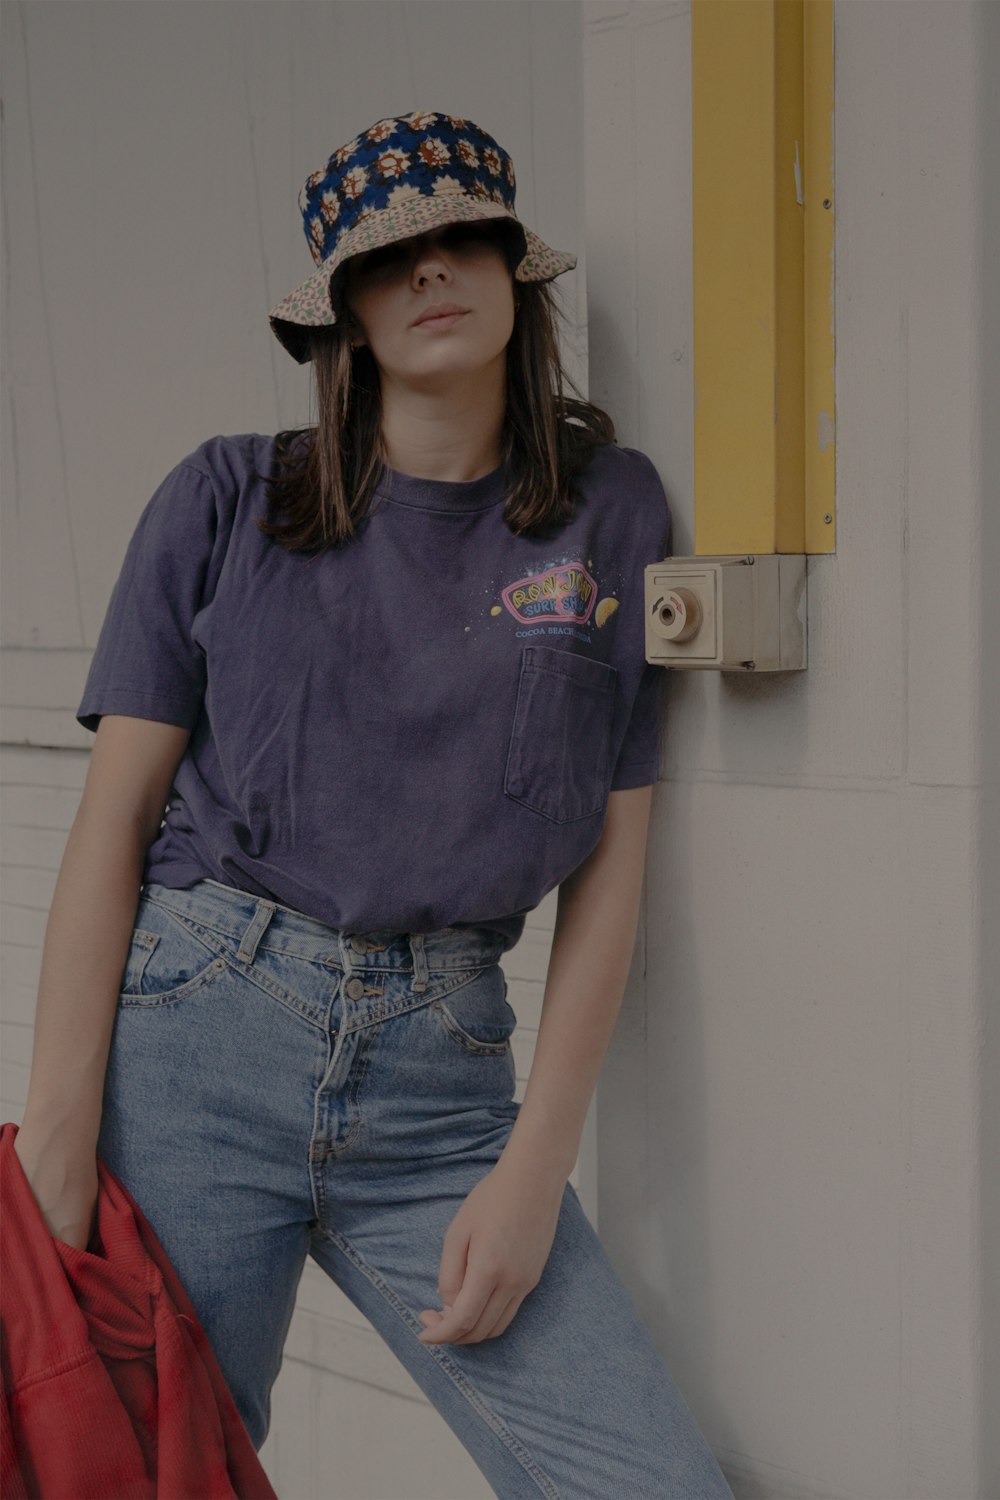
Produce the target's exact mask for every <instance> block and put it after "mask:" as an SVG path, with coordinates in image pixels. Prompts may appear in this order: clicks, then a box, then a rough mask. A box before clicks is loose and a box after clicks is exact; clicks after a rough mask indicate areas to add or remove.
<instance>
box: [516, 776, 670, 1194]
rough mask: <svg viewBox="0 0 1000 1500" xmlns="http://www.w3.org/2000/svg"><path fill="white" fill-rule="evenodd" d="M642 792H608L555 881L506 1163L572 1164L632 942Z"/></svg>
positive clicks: (561, 1167) (644, 811) (565, 1168)
mask: <svg viewBox="0 0 1000 1500" xmlns="http://www.w3.org/2000/svg"><path fill="white" fill-rule="evenodd" d="M651 794H652V787H648V786H646V787H636V788H632V789H629V790H627V791H625V790H622V791H617V792H612V793H611V795H610V800H609V804H608V815H607V819H606V822H605V827H604V832H603V834H602V836H601V840H600V843H599V844H598V845H597V847H596V848H595V849H594V850H593V851H592V853H591V854H590V855H589V856H588V857H587V859H586V860H584V862H583V864H582V865H580V866H579V867H578V868H577V869H576V870H574V872H573V874H572V875H571V876H570V878H569V879H568V880H566V881H564V882H563V883H562V885H561V886H560V887H559V895H558V906H557V913H556V922H555V930H554V933H553V940H552V951H551V955H550V958H549V967H548V975H547V978H546V983H545V993H544V997H543V1000H542V1019H541V1025H540V1027H539V1031H538V1039H537V1042H536V1044H535V1056H534V1061H533V1063H532V1067H531V1073H530V1075H529V1077H528V1083H527V1086H526V1088H525V1094H524V1100H523V1102H522V1104H521V1109H520V1112H519V1115H518V1118H517V1120H516V1122H515V1125H514V1128H513V1130H512V1132H511V1136H510V1140H509V1141H508V1143H507V1146H506V1147H505V1149H504V1152H503V1157H504V1158H505V1159H507V1160H514V1161H517V1162H518V1163H519V1164H529V1163H530V1164H533V1165H540V1166H541V1167H542V1168H543V1169H544V1170H551V1171H554V1172H556V1173H558V1174H564V1175H566V1176H568V1175H569V1173H570V1172H572V1170H573V1167H574V1165H575V1163H576V1158H577V1155H578V1153H579V1149H580V1139H581V1137H582V1134H583V1126H584V1122H585V1120H586V1116H587V1110H588V1108H589V1106H590V1100H591V1096H592V1095H593V1092H594V1088H595V1087H596V1084H597V1079H598V1076H599V1074H600V1071H601V1065H602V1063H603V1061H604V1056H605V1053H606V1051H607V1048H608V1043H609V1042H610V1040H611V1037H612V1034H613V1032H614V1029H615V1024H616V1022H617V1020H618V1013H619V1011H620V1009H621V1003H622V999H623V998H624V994H625V984H626V981H627V979H628V973H629V967H630V965H631V961H632V953H633V950H634V947H635V935H636V929H637V926H638V918H639V903H640V898H641V894H642V881H643V873H644V869H645V857H646V835H647V830H648V826H649V810H650V805H651V800H652V796H651Z"/></svg>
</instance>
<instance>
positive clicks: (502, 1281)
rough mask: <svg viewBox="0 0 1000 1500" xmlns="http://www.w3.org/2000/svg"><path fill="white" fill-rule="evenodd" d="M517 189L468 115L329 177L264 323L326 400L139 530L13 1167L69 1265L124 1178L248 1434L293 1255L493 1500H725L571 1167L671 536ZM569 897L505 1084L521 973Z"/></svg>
mask: <svg viewBox="0 0 1000 1500" xmlns="http://www.w3.org/2000/svg"><path fill="white" fill-rule="evenodd" d="M513 205H514V173H513V167H512V165H511V162H510V158H509V156H508V155H507V153H506V152H504V151H503V150H502V148H501V147H500V146H499V145H498V144H497V143H496V141H494V140H493V139H492V137H490V136H488V135H486V134H485V132H483V131H482V130H480V129H479V128H478V127H477V126H476V125H474V124H473V123H472V122H471V121H469V120H460V119H455V118H453V117H451V116H448V115H444V114H411V115H407V116H402V117H399V118H394V119H386V120H381V121H378V122H377V123H376V124H375V125H373V126H372V127H371V128H370V129H369V130H368V131H365V132H363V133H362V134H361V135H359V136H358V137H356V138H355V139H354V140H353V141H351V142H349V143H347V145H345V146H343V147H341V148H340V149H339V150H338V151H336V152H334V153H333V155H332V156H331V157H330V159H329V162H328V163H327V166H326V168H325V169H323V170H321V171H319V172H316V173H314V174H313V175H312V176H311V177H310V178H309V180H308V182H307V183H306V185H305V188H304V189H303V192H302V194H301V195H300V206H301V208H302V212H303V218H304V222H305V230H306V236H307V240H308V243H309V245H310V249H311V251H312V253H313V257H314V260H315V261H316V265H317V269H316V271H315V272H314V273H313V275H312V276H310V278H309V279H308V280H307V281H306V282H305V283H304V284H303V285H302V286H301V287H299V288H297V289H296V291H294V292H292V293H291V294H290V295H289V296H288V297H286V298H285V299H284V301H283V302H282V303H279V305H278V306H277V307H276V308H275V309H274V310H273V312H272V313H271V315H270V317H271V326H272V328H273V330H274V332H275V334H276V335H277V337H278V338H279V340H280V341H281V343H282V344H283V346H284V347H285V348H286V349H288V351H289V352H290V353H291V354H292V355H293V357H295V358H296V359H297V360H299V361H300V362H305V361H307V360H309V361H311V362H312V366H313V371H314V374H315V377H316V390H317V396H318V404H319V411H318V420H317V423H316V424H315V427H311V428H306V429H300V430H298V431H290V432H286V433H282V434H279V436H278V438H277V439H273V438H269V437H265V436H262V435H260V434H256V433H249V434H243V435H240V436H237V437H221V436H220V437H215V438H211V439H209V440H207V441H206V442H204V443H202V444H201V445H200V446H199V447H198V448H197V449H196V450H195V451H194V452H193V453H191V454H189V455H188V456H187V457H186V458H185V459H184V460H182V461H181V463H179V464H178V465H177V466H176V467H175V468H174V469H173V470H172V471H171V473H170V474H169V475H168V476H167V477H166V479H165V480H164V481H163V483H162V484H161V486H160V487H159V489H158V490H157V491H156V493H155V494H154V495H153V497H152V499H151V500H150V501H149V503H148V505H147V506H146V509H145V510H144V511H143V513H142V516H141V517H140V520H139V522H138V525H137V527H136V530H135V533H134V535H133V537H132V539H131V542H130V544H129V548H128V552H127V554H126V558H125V562H124V564H123V567H122V572H121V575H120V577H119V579H118V582H117V584H116V587H115V591H114V594H113V595H112V599H111V602H110V604H109V607H108V612H107V616H106V618H105V622H104V625H103V627H102V631H101V636H100V639H99V641H98V645H97V649H96V652H95V656H94V660H93V663H92V665H91V669H90V674H89V676H88V679H87V684H86V687H85V691H84V695H83V700H82V702H81V704H80V707H79V710H78V713H77V717H78V718H79V720H80V722H81V723H82V724H84V725H85V726H86V727H87V728H90V729H92V730H95V731H96V732H97V738H96V741H95V748H94V752H93V755H92V758H91V765H90V768H89V773H88V777H87V785H86V788H85V790H84V795H83V799H82V802H81V807H80V811H79V813H78V815H77V819H76V822H75V824H74V827H73V831H72V833H71V835H70V841H69V844H68V846H67V851H66V856H65V859H64V862H63V866H62V869H61V871H60V876H59V882H58V885H57V889H56V894H55V899H54V901H53V905H52V912H51V916H50V920H49V929H48V932H47V934H46V948H45V955H44V959H43V974H42V985H41V990H40V996H39V1008H38V1017H37V1022H36V1042H35V1057H34V1059H33V1070H32V1080H31V1088H30V1092H29V1098H28V1102H27V1106H26V1110H25V1116H24V1120H23V1123H22V1126H21V1130H20V1132H19V1135H18V1140H17V1146H18V1151H19V1155H20V1156H21V1158H22V1161H23V1162H24V1163H25V1166H26V1170H27V1171H28V1175H29V1180H30V1181H31V1182H32V1187H33V1189H34V1190H35V1192H36V1195H37V1196H38V1198H39V1202H40V1204H41V1206H42V1208H43V1211H44V1212H45V1213H46V1216H47V1222H48V1223H49V1225H50V1228H51V1229H52V1231H53V1233H55V1234H59V1235H61V1236H62V1237H63V1238H64V1239H67V1240H69V1241H70V1242H71V1243H76V1244H79V1245H85V1244H86V1241H87V1237H88V1235H89V1233H90V1228H91V1224H90V1212H91V1208H92V1206H93V1193H94V1190H95V1176H94V1155H95V1145H96V1152H97V1154H100V1155H101V1156H102V1157H103V1158H104V1160H105V1161H106V1162H107V1163H108V1165H109V1166H110V1167H111V1169H112V1170H113V1171H114V1172H116V1173H117V1174H118V1175H119V1176H120V1178H121V1179H122V1181H123V1182H124V1183H125V1185H126V1186H127V1187H129V1188H130V1189H131V1190H132V1191H133V1192H134V1194H135V1196H136V1198H137V1200H138V1201H139V1203H140V1204H141V1206H142V1208H143V1211H144V1212H145V1213H146V1215H147V1217H148V1219H149V1221H150V1223H151V1224H152V1226H153V1228H154V1231H155V1232H156V1234H157V1236H158V1237H159V1239H160V1241H161V1243H162V1244H163V1246H164V1249H165V1250H166V1252H167V1254H168V1256H169V1257H170V1260H171V1262H172V1263H173V1265H174V1267H175V1268H176V1269H177V1271H178V1273H179V1275H180V1277H181V1280H182V1281H183V1282H184V1284H185V1287H186V1288H187V1290H188V1292H189V1293H190V1295H191V1297H192V1300H193V1302H194V1304H195V1306H196V1308H197V1309H198V1313H199V1317H200V1318H201V1320H202V1322H203V1324H204V1326H205V1328H206V1331H207V1332H208V1334H209V1337H210V1339H211V1341H212V1344H213V1347H214V1348H215V1350H216V1353H217V1354H218V1356H219V1360H220V1364H221V1366H222V1368H223V1371H224V1373H225V1375H226V1377H227V1380H228V1381H229V1384H230V1387H231V1389H232V1391H233V1394H234V1396H235V1398H236V1401H237V1404H238V1406H239V1408H240V1411H241V1413H242V1415H243V1417H244V1420H245V1422H246V1424H247V1428H248V1430H249V1432H250V1434H251V1437H252V1438H253V1441H254V1443H255V1445H256V1446H257V1447H258V1448H259V1447H260V1446H261V1444H262V1443H263V1441H264V1439H265V1437H266V1435H267V1431H268V1426H269V1421H270V1393H271V1387H272V1385H273V1382H274V1380H275V1378H276V1376H277V1374H278V1371H279V1368H280V1365H281V1359H282V1349H283V1345H284V1339H285V1335H286V1332H287V1329H288V1324H289V1320H290V1318H291V1314H292V1310H293V1306H294V1302H295V1294H296V1289H297V1285H298V1280H299V1276H300V1274H301V1271H302V1268H303V1264H304V1261H305V1257H306V1255H307V1254H308V1255H312V1256H313V1257H314V1258H315V1260H316V1261H317V1262H318V1263H319V1264H320V1265H321V1266H322V1267H323V1269H324V1270H325V1271H327V1272H328V1273H329V1275H331V1276H332V1277H333V1278H334V1279H335V1280H336V1282H337V1283H338V1285H339V1286H340V1287H341V1288H342V1289H343V1291H344V1292H345V1293H346V1294H347V1295H348V1296H349V1297H350V1298H351V1299H352V1300H353V1301H354V1302H355V1304H356V1305H357V1306H358V1307H359V1308H360V1309H361V1310H362V1312H364V1314H365V1315H366V1316H367V1318H368V1319H369V1320H370V1321H371V1322H372V1324H373V1325H374V1326H375V1327H376V1328H377V1329H378V1331H379V1332H380V1333H381V1335H382V1336H383V1337H384V1339H385V1340H386V1342H387V1343H388V1344H389V1345H390V1346H391V1348H392V1349H393V1350H394V1351H395V1353H396V1354H397V1355H398V1357H399V1358H400V1360H401V1361H402V1362H403V1364H404V1365H405V1366H406V1367H407V1369H408V1370H409V1371H410V1372H411V1374H412V1375H413V1376H414V1378H415V1379H416V1380H417V1381H418V1383H419V1384H420V1385H421V1386H422V1388H423V1389H424V1390H425V1391H426V1393H427V1395H428V1396H429V1398H430V1399H431V1400H432V1401H433V1402H434V1404H435V1405H436V1406H437V1408H438V1410H439V1411H440V1412H441V1413H442V1415H443V1416H444V1418H445V1420H446V1421H447V1422H448V1423H449V1425H450V1426H451V1427H452V1429H453V1430H454V1431H455V1432H456V1434H457V1435H458V1437H459V1438H460V1439H461V1441H462V1442H463V1443H464V1444H465V1446H466V1448H467V1449H468V1451H469V1452H470V1453H471V1454H472V1456H473V1458H474V1459H475V1460H476V1462H477V1463H478V1464H479V1466H480V1468H481V1469H482V1472H483V1473H484V1475H485V1476H486V1477H487V1479H488V1480H489V1482H490V1484H491V1485H492V1486H493V1487H494V1489H495V1491H496V1493H497V1494H498V1495H499V1496H501V1497H503V1500H515V1497H518V1500H519V1497H522V1496H529V1495H530V1496H537V1495H540V1494H543V1495H550V1496H557V1495H558V1496H564V1497H567V1500H570V1497H572V1500H585V1497H593V1500H609V1497H612V1496H615V1497H617V1496H626V1495H627V1496H635V1497H650V1500H652V1497H654V1496H656V1497H659V1496H667V1495H669V1496H671V1497H681V1496H684V1497H690V1500H695V1497H697V1500H712V1497H716V1496H719V1497H722V1496H729V1495H730V1490H729V1488H728V1486H727V1485H726V1483H725V1480H724V1479H723V1477H722V1474H721V1471H720V1470H719V1468H718V1465H717V1464H716V1462H715V1459H714V1458H713V1456H712V1454H711V1452H710V1450H709V1448H708V1446H707V1444H706V1443H705V1440H704V1438H703V1436H702V1434H701V1433H700V1431H699V1429H698V1427H697V1425H696V1423H695V1421H694V1419H693V1416H692V1414H691V1412H690V1411H689V1410H688V1408H687V1406H686V1405H685V1403H684V1401H683V1398H682V1396H681V1394H680V1392H679V1390H678V1389H677V1387H676V1385H675V1383H674V1382H673V1380H672V1378H671V1376H670V1374H669V1372H668V1370H667V1367H666V1366H665V1364H664V1362H663V1360H662V1358H661V1356H660V1354H659V1352H658V1350H657V1347H656V1345H655V1344H654V1341H653V1339H652V1337H651V1335H650V1333H649V1331H648V1330H647V1328H646V1327H645V1326H644V1325H643V1323H642V1322H641V1320H640V1318H639V1317H638V1315H637V1312H636V1310H635V1308H634V1306H633V1304H632V1303H631V1301H630V1299H629V1297H628V1296H627V1294H626V1291H625V1289H624V1287H623V1285H622V1283H621V1282H620V1280H619V1278H618V1276H617V1275H616V1273H615V1270H614V1268H613V1266H612V1264H611V1261H610V1260H609V1258H608V1256H607V1254H606V1252H605V1250H604V1247H603V1246H602V1244H601V1242H600V1240H599V1239H598V1237H597V1235H596V1234H595V1232H594V1230H593V1228H592V1226H591V1225H590V1223H589V1221H588V1219H587V1218H586V1216H585V1214H584V1212H583V1210H582V1207H581V1205H580V1202H579V1199H578V1197H577V1195H576V1193H575V1191H574V1189H573V1187H572V1185H571V1184H570V1183H569V1182H568V1180H567V1179H568V1176H569V1173H570V1172H571V1171H572V1169H573V1166H574V1163H575V1161H576V1157H577V1153H578V1148H579V1142H580V1134H581V1131H582V1127H583V1122H584V1118H585V1115H586V1111H587V1107H588V1104H589V1100H590V1097H591V1095H592V1092H593V1088H594V1085H595V1083H596V1080H597V1076H598V1072H599V1069H600V1066H601V1061H602V1059H603V1056H604V1053H605V1050H606V1047H607V1044H608V1041H609V1039H610V1036H611V1032H612V1030H613V1027H614V1023H615V1019H616V1016H617V1012H618V1008H619V1005H620V1002H621V997H622V992H623V989H624V984H625V979H626V975H627V972H628V967H629V963H630V960H631V956H632V949H633V944H634V939H635V932H636V923H637V911H638V902H639V893H640V887H641V881H642V871H643V862H644V854H645V841H646V828H647V821H648V814H649V806H650V798H651V790H652V784H653V782H654V781H655V779H656V770H657V747H656V739H657V729H658V723H657V709H658V701H659V689H660V684H661V678H660V675H659V670H658V669H657V668H655V667H651V666H647V664H646V662H645V659H644V621H643V613H644V609H643V572H642V570H643V566H644V564H645V563H647V562H651V561H656V560H658V559H659V558H661V557H662V556H663V555H664V553H665V552H666V551H667V550H668V549H669V540H670V538H669V512H668V509H667V504H666V499H665V496H664V493H663V489H662V486H661V484H660V482H659V480H658V478H657V475H656V472H655V470H654V469H653V466H652V464H651V463H650V461H649V460H648V459H647V458H646V457H645V456H644V455H642V454H641V453H638V452H636V451H634V450H630V449H626V448H620V447H618V446H616V444H615V443H614V431H613V427H612V424H611V422H610V420H609V419H608V418H607V416H606V415H605V414H604V413H603V412H600V411H599V410H598V409H597V408H596V407H593V406H591V405H589V404H588V403H586V402H583V401H569V400H566V399H565V398H564V397H563V393H562V376H561V371H560V369H559V360H558V347H557V341H556V335H555V321H554V318H555V307H554V303H553V302H552V300H551V294H550V291H549V288H548V287H547V285H546V283H547V282H548V281H550V280H551V279H552V278H553V277H554V276H556V275H558V274H560V273H561V272H562V271H563V270H567V269H569V268H571V267H572V266H573V265H574V264H575V259H574V257H572V256H570V255H564V254H561V253H559V252H556V251H553V250H551V249H550V248H549V247H548V246H546V245H544V244H543V243H542V242H541V241H540V240H539V239H538V238H537V236H535V235H534V234H533V233H532V232H531V231H530V230H528V229H526V228H525V227H524V226H523V225H522V224H521V223H520V221H519V220H518V219H517V218H516V216H515V215H514V212H513ZM168 800H169V805H168V806H167V810H166V817H165V820H164V819H163V809H164V805H165V804H166V803H167V802H168ZM161 820H162V824H161ZM140 883H141V891H142V893H141V896H140V898H139V900H138V906H136V896H135V893H136V890H137V889H138V888H139V886H140ZM557 885H558V887H559V897H558V915H557V922H556V930H555V934H554V941H553V948H552V954H551V959H550V964H549V970H548V978H547V983H546V990H545V998H544V1005H543V1015H542V1024H541V1029H540V1033H539V1037H538V1043H537V1047H536V1052H535V1060H534V1064H533V1067H532V1071H531V1077H530V1079H529V1082H528V1086H527V1089H526V1093H525V1097H524V1100H523V1102H522V1103H521V1104H518V1103H517V1102H516V1101H515V1100H514V1097H513V1096H514V1090H515V1073H514V1061H513V1054H512V1051H511V1045H510V1036H511V1032H512V1031H513V1028H514V1026H515V1024H516V1017H515V1014H514V1012H513V1010H512V1008H511V1006H510V1004H509V1003H508V1001H507V998H506V983H505V979H504V973H503V970H502V968H501V966H500V962H499V959H500V956H501V954H502V953H503V952H505V951H507V950H509V949H510V948H511V947H512V946H513V945H514V943H516V941H517V939H518V937H519V936H520V934H521V931H522V929H523V926H524V920H525V915H526V913H527V912H528V911H530V910H532V909H533V908H534V907H535V906H536V905H537V904H538V902H539V901H540V900H541V899H542V897H543V896H544V895H545V894H546V892H547V891H550V890H552V889H553V888H554V887H555V886H557ZM71 996H72V998H70V997H71ZM436 1302H440V1304H441V1306H440V1307H437V1306H435V1305H434V1304H435V1303H436ZM335 1493H336V1484H335V1480H334V1481H333V1484H332V1488H331V1494H335Z"/></svg>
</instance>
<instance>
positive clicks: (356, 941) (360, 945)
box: [351, 937, 368, 953]
mask: <svg viewBox="0 0 1000 1500" xmlns="http://www.w3.org/2000/svg"><path fill="white" fill-rule="evenodd" d="M351 947H352V948H353V949H354V951H355V953H367V952H368V944H367V942H366V941H365V939H364V938H363V937H352V938H351Z"/></svg>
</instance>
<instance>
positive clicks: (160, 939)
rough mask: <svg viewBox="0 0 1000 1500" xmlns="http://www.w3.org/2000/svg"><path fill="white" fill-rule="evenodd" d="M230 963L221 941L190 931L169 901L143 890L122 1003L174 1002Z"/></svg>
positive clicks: (132, 938)
mask: <svg viewBox="0 0 1000 1500" xmlns="http://www.w3.org/2000/svg"><path fill="white" fill-rule="evenodd" d="M225 968H226V961H225V959H224V958H223V957H222V951H221V945H220V944H216V943H214V942H213V941H212V940H211V939H210V938H209V937H208V936H207V935H206V936H205V937H202V936H199V935H198V934H197V933H195V932H192V931H190V930H189V929H188V928H187V927H186V926H185V925H184V924H183V923H182V922H180V921H178V919H177V918H176V917H174V916H173V915H172V914H171V913H170V912H169V911H168V910H167V909H166V907H164V906H161V905H160V904H159V903H158V902H154V901H152V900H151V899H150V898H149V897H148V896H144V897H143V898H142V899H141V900H140V902H139V907H138V911H137V914H136V922H135V926H134V927H133V929H132V936H131V939H130V942H129V951H128V955H127V957H126V960H125V967H124V970H123V972H122V979H121V990H120V992H119V996H118V1004H119V1005H120V1006H125V1007H127V1006H152V1005H167V1004H171V1003H172V1002H174V1001H176V1000H182V999H183V998H184V997H185V996H186V995H190V994H191V993H192V992H193V991H195V990H197V989H200V988H201V986H202V985H203V984H206V983H207V982H208V981H209V980H211V979H213V978H214V977H216V976H217V975H219V974H221V973H222V971H223V970H224V969H225Z"/></svg>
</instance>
